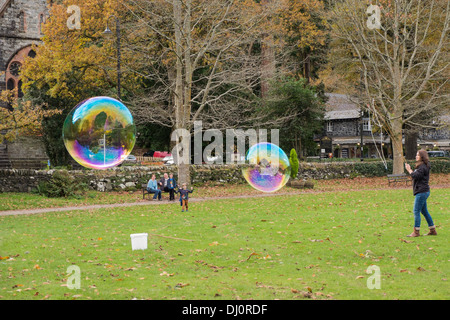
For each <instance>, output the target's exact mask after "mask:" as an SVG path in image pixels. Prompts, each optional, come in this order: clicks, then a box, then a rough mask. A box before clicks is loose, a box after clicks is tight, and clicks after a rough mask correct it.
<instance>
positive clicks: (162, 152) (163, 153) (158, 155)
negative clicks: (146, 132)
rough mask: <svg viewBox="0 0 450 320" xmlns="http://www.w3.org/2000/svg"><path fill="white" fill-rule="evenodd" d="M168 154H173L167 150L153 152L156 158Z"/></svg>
mask: <svg viewBox="0 0 450 320" xmlns="http://www.w3.org/2000/svg"><path fill="white" fill-rule="evenodd" d="M167 156H171V154H170V153H169V152H167V151H155V153H154V154H153V157H154V158H164V157H167Z"/></svg>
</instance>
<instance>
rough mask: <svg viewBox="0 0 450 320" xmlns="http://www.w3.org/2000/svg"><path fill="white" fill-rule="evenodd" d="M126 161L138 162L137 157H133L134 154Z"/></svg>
mask: <svg viewBox="0 0 450 320" xmlns="http://www.w3.org/2000/svg"><path fill="white" fill-rule="evenodd" d="M124 161H130V162H136V161H137V159H136V157H135V156H133V155H132V154H130V155H128V156H127V157H126V158H125V160H124Z"/></svg>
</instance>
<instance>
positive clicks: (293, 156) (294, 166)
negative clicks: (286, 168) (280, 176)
mask: <svg viewBox="0 0 450 320" xmlns="http://www.w3.org/2000/svg"><path fill="white" fill-rule="evenodd" d="M289 163H290V165H291V177H292V178H296V177H297V174H298V166H299V163H298V157H297V152H296V151H295V149H292V150H291V153H290V155H289Z"/></svg>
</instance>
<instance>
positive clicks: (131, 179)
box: [0, 160, 450, 192]
mask: <svg viewBox="0 0 450 320" xmlns="http://www.w3.org/2000/svg"><path fill="white" fill-rule="evenodd" d="M411 163H413V162H411ZM190 170H191V179H192V184H193V185H197V186H198V185H203V184H205V183H211V184H225V183H226V184H233V183H245V179H244V178H243V175H242V166H241V165H202V166H195V165H193V166H191V169H190ZM390 172H392V163H391V162H390V163H388V170H387V171H386V170H385V168H384V165H383V163H381V162H367V163H365V162H364V163H363V162H361V163H359V162H356V163H355V162H346V163H343V162H340V163H305V162H301V163H300V167H299V176H298V180H305V181H308V180H322V179H340V178H353V177H356V176H366V177H373V176H386V174H388V173H390ZM432 172H433V173H450V161H448V160H436V161H432ZM54 173H55V170H31V169H1V170H0V192H31V191H32V190H33V189H35V188H37V186H38V185H39V184H40V183H41V182H44V181H48V180H49V179H50V178H51V177H52V175H53V174H54ZM69 173H70V174H71V175H73V176H74V177H76V178H77V179H78V181H82V182H84V183H86V184H87V185H88V186H89V187H90V189H92V190H98V191H120V190H128V191H131V190H141V184H146V183H147V182H148V180H149V179H150V178H151V175H152V174H155V175H156V178H157V180H159V179H160V178H161V177H162V176H163V174H164V173H174V177H175V179H177V167H176V166H154V167H138V166H129V167H128V166H122V167H116V168H112V169H108V170H72V171H69Z"/></svg>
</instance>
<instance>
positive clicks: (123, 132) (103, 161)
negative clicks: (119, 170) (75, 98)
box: [63, 97, 136, 169]
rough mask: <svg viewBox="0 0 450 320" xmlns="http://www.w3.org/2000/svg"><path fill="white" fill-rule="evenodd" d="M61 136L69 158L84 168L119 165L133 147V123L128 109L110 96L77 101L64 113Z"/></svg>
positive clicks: (134, 134)
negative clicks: (67, 112)
mask: <svg viewBox="0 0 450 320" xmlns="http://www.w3.org/2000/svg"><path fill="white" fill-rule="evenodd" d="M63 139H64V144H65V146H66V149H67V151H68V152H69V154H70V155H71V156H72V158H73V159H74V160H75V161H77V162H78V163H79V164H81V165H82V166H84V167H87V168H93V169H107V168H111V167H114V166H117V165H119V164H121V163H122V162H123V161H124V160H125V158H126V157H127V156H128V155H129V154H130V153H131V151H132V150H133V147H134V144H135V142H136V126H135V124H134V122H133V116H132V115H131V113H130V111H129V110H128V108H127V107H126V106H125V105H124V104H123V103H122V102H120V101H118V100H116V99H113V98H110V97H94V98H90V99H87V100H84V101H82V102H80V103H79V104H78V105H77V106H76V107H75V108H73V110H72V111H71V112H70V113H69V114H68V115H67V117H66V120H65V121H64V126H63Z"/></svg>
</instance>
